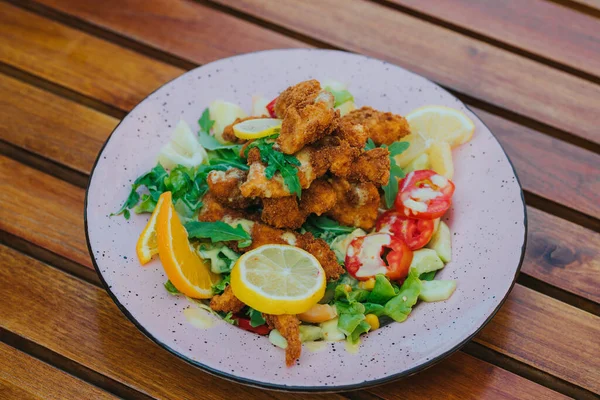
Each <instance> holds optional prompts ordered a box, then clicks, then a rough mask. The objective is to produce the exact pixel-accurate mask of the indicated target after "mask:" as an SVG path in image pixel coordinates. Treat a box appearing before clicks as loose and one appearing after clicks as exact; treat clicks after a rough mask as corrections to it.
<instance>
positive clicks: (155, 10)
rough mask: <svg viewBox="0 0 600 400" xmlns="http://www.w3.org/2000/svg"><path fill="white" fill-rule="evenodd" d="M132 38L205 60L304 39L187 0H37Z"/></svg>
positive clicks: (299, 44)
mask: <svg viewBox="0 0 600 400" xmlns="http://www.w3.org/2000/svg"><path fill="white" fill-rule="evenodd" d="M37 2H38V3H41V4H44V5H46V6H50V7H52V8H54V9H57V10H59V11H61V12H63V13H68V14H70V15H73V16H75V17H77V18H79V19H82V20H84V21H86V22H89V23H92V24H94V25H97V26H101V27H103V28H105V29H108V30H110V31H113V32H116V33H119V34H121V35H124V36H127V37H130V38H132V39H134V40H136V41H139V42H141V43H144V44H146V45H149V46H152V47H154V48H158V49H161V50H163V51H165V52H167V53H170V54H174V55H177V56H179V57H181V58H184V59H186V60H189V61H193V62H196V63H199V64H205V63H208V62H211V61H215V60H218V59H221V58H225V57H230V56H232V55H235V54H241V53H249V52H253V51H260V50H268V49H281V48H288V47H308V45H307V44H305V43H303V42H301V41H299V40H296V39H293V38H290V37H287V36H284V35H282V34H279V33H277V32H274V31H271V30H269V29H266V28H263V27H260V26H258V25H254V24H252V23H250V22H246V21H244V20H241V19H238V18H236V17H233V16H231V15H228V14H224V13H222V12H220V11H217V10H214V9H212V8H210V7H207V6H205V5H203V4H200V3H199V2H196V1H188V0H149V1H138V0H106V1H102V2H94V1H87V0H37Z"/></svg>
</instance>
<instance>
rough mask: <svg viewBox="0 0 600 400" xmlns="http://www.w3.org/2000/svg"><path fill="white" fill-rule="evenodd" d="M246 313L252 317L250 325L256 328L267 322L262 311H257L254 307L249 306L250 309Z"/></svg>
mask: <svg viewBox="0 0 600 400" xmlns="http://www.w3.org/2000/svg"><path fill="white" fill-rule="evenodd" d="M246 315H247V316H249V317H250V326H251V327H253V328H256V327H257V326H261V325H264V324H266V323H267V322H266V321H265V319H264V318H263V316H262V313H261V312H260V311H256V310H255V309H254V308H252V307H248V311H246Z"/></svg>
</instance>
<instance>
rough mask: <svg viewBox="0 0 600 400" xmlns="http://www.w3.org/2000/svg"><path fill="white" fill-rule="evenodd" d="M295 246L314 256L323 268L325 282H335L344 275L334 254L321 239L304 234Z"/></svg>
mask: <svg viewBox="0 0 600 400" xmlns="http://www.w3.org/2000/svg"><path fill="white" fill-rule="evenodd" d="M297 246H298V247H300V248H302V249H304V250H306V251H308V252H309V253H310V254H312V255H313V256H315V258H316V259H317V260H318V261H319V263H320V264H321V267H323V270H324V271H325V276H326V277H327V280H336V279H338V278H339V277H340V275H341V274H343V273H344V268H342V266H341V265H340V264H339V263H338V260H337V257H336V256H335V253H334V252H333V250H331V248H330V247H329V245H328V244H327V242H325V241H324V240H323V239H317V238H315V237H314V236H313V235H312V233H310V232H306V233H304V234H302V235H301V236H300V237H299V240H298V244H297Z"/></svg>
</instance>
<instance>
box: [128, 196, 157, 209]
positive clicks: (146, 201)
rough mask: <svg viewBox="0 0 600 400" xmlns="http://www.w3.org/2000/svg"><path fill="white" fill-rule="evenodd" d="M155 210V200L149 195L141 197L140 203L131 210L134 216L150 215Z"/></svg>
mask: <svg viewBox="0 0 600 400" xmlns="http://www.w3.org/2000/svg"><path fill="white" fill-rule="evenodd" d="M155 208H156V200H154V198H152V196H151V195H149V194H143V195H142V201H141V202H140V203H138V205H136V206H135V207H134V208H133V211H135V213H136V214H141V213H145V212H146V213H151V212H152V211H154V209H155Z"/></svg>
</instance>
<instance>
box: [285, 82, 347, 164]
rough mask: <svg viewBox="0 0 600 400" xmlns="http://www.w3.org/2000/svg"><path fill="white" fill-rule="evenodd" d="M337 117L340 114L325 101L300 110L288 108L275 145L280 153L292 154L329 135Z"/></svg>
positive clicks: (335, 125) (336, 121)
mask: <svg viewBox="0 0 600 400" xmlns="http://www.w3.org/2000/svg"><path fill="white" fill-rule="evenodd" d="M323 93H328V92H323ZM339 117H340V112H339V111H336V110H334V109H333V107H332V106H331V104H329V103H328V102H325V101H318V102H316V103H314V104H309V105H307V106H306V107H304V108H302V109H301V110H297V109H295V108H293V107H290V108H288V110H287V112H286V113H285V117H284V119H283V122H282V123H281V132H280V133H279V137H278V138H277V144H279V147H280V149H281V151H282V152H284V153H286V154H294V153H296V152H298V151H300V150H301V149H302V148H303V147H304V146H306V145H307V144H311V143H314V142H316V141H317V140H319V139H321V138H322V137H323V136H326V135H329V134H330V133H331V132H332V131H333V130H334V129H335V128H336V127H337V124H338V120H339Z"/></svg>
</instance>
